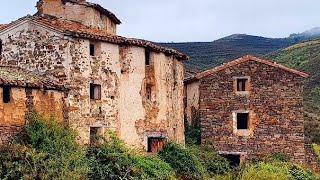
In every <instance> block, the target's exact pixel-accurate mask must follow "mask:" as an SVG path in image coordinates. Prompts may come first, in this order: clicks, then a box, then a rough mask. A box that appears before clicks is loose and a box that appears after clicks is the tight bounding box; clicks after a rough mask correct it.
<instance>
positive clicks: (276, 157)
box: [265, 153, 290, 162]
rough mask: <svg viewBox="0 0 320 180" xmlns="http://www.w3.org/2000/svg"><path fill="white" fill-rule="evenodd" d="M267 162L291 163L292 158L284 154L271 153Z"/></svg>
mask: <svg viewBox="0 0 320 180" xmlns="http://www.w3.org/2000/svg"><path fill="white" fill-rule="evenodd" d="M265 161H267V162H289V161H290V157H289V156H288V155H286V154H283V153H271V154H268V155H267V157H266V159H265Z"/></svg>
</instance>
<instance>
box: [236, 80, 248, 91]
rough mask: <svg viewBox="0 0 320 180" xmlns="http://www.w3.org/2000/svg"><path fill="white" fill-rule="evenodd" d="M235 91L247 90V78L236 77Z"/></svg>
mask: <svg viewBox="0 0 320 180" xmlns="http://www.w3.org/2000/svg"><path fill="white" fill-rule="evenodd" d="M236 83H237V91H238V92H246V91H249V79H248V78H237V79H236Z"/></svg>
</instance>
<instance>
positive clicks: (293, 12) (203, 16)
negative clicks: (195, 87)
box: [0, 0, 320, 42]
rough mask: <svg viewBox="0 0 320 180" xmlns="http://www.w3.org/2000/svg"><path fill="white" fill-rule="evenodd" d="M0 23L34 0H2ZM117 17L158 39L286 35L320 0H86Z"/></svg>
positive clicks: (136, 32) (129, 28) (312, 16)
mask: <svg viewBox="0 0 320 180" xmlns="http://www.w3.org/2000/svg"><path fill="white" fill-rule="evenodd" d="M2 1H4V2H2V3H1V6H0V23H8V22H10V21H12V20H15V19H17V18H19V17H22V16H24V15H26V14H33V13H35V12H36V9H35V4H36V1H37V0H2ZM91 2H96V3H99V4H101V5H102V6H104V7H105V8H107V9H109V10H110V11H112V12H113V13H115V14H116V15H117V16H118V18H119V19H120V20H121V21H122V24H121V25H120V27H119V31H118V34H119V35H124V36H128V37H136V38H143V39H148V40H152V41H158V42H159V41H161V42H171V41H173V42H186V41H212V40H215V39H218V38H221V37H224V36H227V35H231V34H234V33H245V34H251V35H260V36H266V37H286V36H288V35H289V34H291V33H296V32H302V31H305V30H307V29H311V28H313V27H319V26H320V0H91Z"/></svg>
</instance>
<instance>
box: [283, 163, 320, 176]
mask: <svg viewBox="0 0 320 180" xmlns="http://www.w3.org/2000/svg"><path fill="white" fill-rule="evenodd" d="M288 169H289V172H290V175H291V179H293V180H301V179H304V180H315V179H320V178H319V177H317V176H316V175H315V174H314V173H313V172H312V171H310V170H308V169H306V168H303V167H301V166H299V165H296V164H289V165H288Z"/></svg>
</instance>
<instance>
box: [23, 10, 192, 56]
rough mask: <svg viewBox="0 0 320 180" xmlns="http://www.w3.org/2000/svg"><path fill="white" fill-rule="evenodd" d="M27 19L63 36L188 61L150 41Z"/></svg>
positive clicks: (45, 17) (57, 21) (70, 23)
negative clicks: (52, 29)
mask: <svg viewBox="0 0 320 180" xmlns="http://www.w3.org/2000/svg"><path fill="white" fill-rule="evenodd" d="M27 18H30V19H32V20H34V21H35V22H37V23H39V24H42V25H45V26H48V27H50V28H54V29H57V30H59V31H62V32H63V33H64V34H66V35H70V36H73V37H80V38H87V39H95V40H101V41H105V42H109V43H114V44H120V45H134V46H140V47H144V48H147V49H150V50H153V51H155V52H163V53H165V54H166V55H173V56H175V57H176V58H177V59H179V60H187V59H189V57H188V56H187V55H185V54H183V53H180V52H178V51H177V50H175V49H170V48H165V47H161V46H159V45H156V44H154V43H152V42H150V41H146V40H142V39H134V38H126V37H122V36H117V35H111V34H109V33H108V32H107V31H105V30H101V29H97V28H89V27H87V26H85V25H83V24H81V23H78V22H73V21H67V20H62V19H58V18H56V17H53V16H48V15H34V16H28V17H27Z"/></svg>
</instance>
